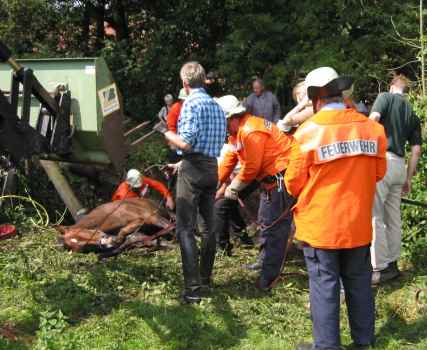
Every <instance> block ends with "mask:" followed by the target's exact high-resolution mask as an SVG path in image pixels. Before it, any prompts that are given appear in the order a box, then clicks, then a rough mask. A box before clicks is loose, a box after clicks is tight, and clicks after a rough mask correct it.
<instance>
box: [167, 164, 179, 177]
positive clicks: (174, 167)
mask: <svg viewBox="0 0 427 350" xmlns="http://www.w3.org/2000/svg"><path fill="white" fill-rule="evenodd" d="M180 166H181V161H179V162H178V163H170V164H167V165H166V170H168V171H169V172H171V173H172V175H175V174H176V173H177V172H178V170H179V168H180Z"/></svg>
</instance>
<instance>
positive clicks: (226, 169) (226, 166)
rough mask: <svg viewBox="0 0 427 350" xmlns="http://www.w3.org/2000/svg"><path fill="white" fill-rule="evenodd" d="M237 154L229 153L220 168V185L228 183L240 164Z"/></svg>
mask: <svg viewBox="0 0 427 350" xmlns="http://www.w3.org/2000/svg"><path fill="white" fill-rule="evenodd" d="M238 161H239V160H238V158H237V153H236V152H234V151H228V152H227V153H225V155H224V158H223V159H222V161H221V163H220V164H219V166H218V181H219V182H220V183H224V182H227V181H228V179H229V178H230V176H231V173H232V172H233V170H234V168H235V167H236V165H237V163H238Z"/></svg>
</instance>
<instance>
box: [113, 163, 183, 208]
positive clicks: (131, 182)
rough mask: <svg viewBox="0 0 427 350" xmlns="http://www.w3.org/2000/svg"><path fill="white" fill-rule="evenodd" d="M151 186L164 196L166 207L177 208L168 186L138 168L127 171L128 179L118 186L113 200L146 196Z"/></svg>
mask: <svg viewBox="0 0 427 350" xmlns="http://www.w3.org/2000/svg"><path fill="white" fill-rule="evenodd" d="M150 188H152V189H154V190H155V191H157V192H159V193H160V194H161V195H162V196H163V198H164V200H165V205H166V208H168V209H170V210H173V209H174V208H175V202H174V200H173V197H172V194H171V193H170V191H169V190H168V189H167V187H166V186H165V185H164V184H162V183H161V182H160V181H156V180H153V179H152V178H149V177H147V176H142V174H141V173H140V172H139V170H137V169H130V170H129V171H128V172H127V174H126V180H125V181H123V182H122V183H121V184H120V185H119V187H117V189H116V191H115V192H114V194H113V197H112V198H111V200H112V201H113V202H114V201H120V200H123V199H127V198H138V197H145V195H146V194H147V192H148V190H149V189H150Z"/></svg>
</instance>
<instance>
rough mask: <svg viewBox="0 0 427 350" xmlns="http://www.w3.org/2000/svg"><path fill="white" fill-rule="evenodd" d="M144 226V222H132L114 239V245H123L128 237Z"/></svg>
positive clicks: (139, 220)
mask: <svg viewBox="0 0 427 350" xmlns="http://www.w3.org/2000/svg"><path fill="white" fill-rule="evenodd" d="M143 224H144V220H142V219H138V220H135V221H132V222H130V223H129V224H127V225H126V226H124V227H122V228H121V229H120V231H119V233H118V234H117V237H116V238H115V239H114V243H116V244H122V243H123V241H124V240H125V238H126V236H127V235H129V234H131V233H132V232H134V231H136V230H137V229H138V228H139V227H141V226H142V225H143Z"/></svg>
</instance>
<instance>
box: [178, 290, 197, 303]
mask: <svg viewBox="0 0 427 350" xmlns="http://www.w3.org/2000/svg"><path fill="white" fill-rule="evenodd" d="M201 301H202V298H201V296H200V288H199V289H197V290H196V291H192V292H190V291H185V292H184V293H182V294H181V303H182V304H200V302H201Z"/></svg>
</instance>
